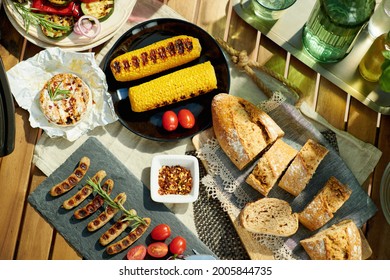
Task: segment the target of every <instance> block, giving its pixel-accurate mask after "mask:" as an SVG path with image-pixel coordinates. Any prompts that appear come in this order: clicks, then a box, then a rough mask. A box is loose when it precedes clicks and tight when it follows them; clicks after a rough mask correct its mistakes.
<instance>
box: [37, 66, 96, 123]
mask: <svg viewBox="0 0 390 280" xmlns="http://www.w3.org/2000/svg"><path fill="white" fill-rule="evenodd" d="M91 98H92V97H91V91H90V89H89V87H88V86H87V85H86V84H85V83H84V82H83V80H82V79H81V78H79V77H78V76H76V75H74V74H71V73H60V74H56V75H55V76H53V77H52V78H51V79H50V80H48V81H47V82H46V83H45V85H44V87H43V88H42V90H41V91H40V96H39V103H40V107H41V110H42V112H43V114H44V115H45V117H46V118H47V119H48V120H49V122H50V123H53V124H56V125H60V126H70V125H74V124H76V123H78V122H79V121H80V120H81V118H82V117H83V116H84V115H85V114H86V112H87V110H88V107H89V104H90V103H91Z"/></svg>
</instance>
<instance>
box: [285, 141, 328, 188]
mask: <svg viewBox="0 0 390 280" xmlns="http://www.w3.org/2000/svg"><path fill="white" fill-rule="evenodd" d="M328 152H329V151H328V149H326V148H325V147H324V146H322V145H320V144H318V143H317V142H315V141H313V140H312V139H309V140H308V141H306V143H305V145H303V147H302V148H301V149H300V151H299V152H298V154H297V156H296V157H295V158H294V160H293V161H292V163H291V164H290V166H289V167H288V168H287V170H286V173H285V174H284V175H283V177H282V178H281V179H280V181H279V187H281V188H282V189H284V190H286V191H287V192H289V193H290V194H292V195H294V196H297V195H299V194H300V193H301V192H302V191H303V189H304V188H305V187H306V185H307V184H308V182H309V181H310V179H311V178H312V177H313V175H314V173H315V171H316V169H317V168H318V166H319V165H320V163H321V161H322V160H323V159H324V157H325V156H326V155H327V154H328Z"/></svg>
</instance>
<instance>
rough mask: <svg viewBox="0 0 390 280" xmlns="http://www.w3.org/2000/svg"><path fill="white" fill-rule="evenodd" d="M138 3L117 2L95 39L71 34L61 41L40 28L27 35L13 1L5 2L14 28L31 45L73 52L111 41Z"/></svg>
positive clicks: (134, 1)
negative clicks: (51, 37) (53, 38)
mask: <svg viewBox="0 0 390 280" xmlns="http://www.w3.org/2000/svg"><path fill="white" fill-rule="evenodd" d="M136 2H137V1H136V0H116V1H115V7H114V13H113V14H112V15H111V16H110V17H109V18H108V19H107V20H105V21H103V22H102V23H101V27H102V28H101V32H100V33H99V35H98V36H96V37H95V38H94V39H89V38H86V37H84V36H80V35H77V34H75V33H71V34H70V35H69V36H67V37H66V38H64V39H62V40H60V41H56V40H52V39H50V38H48V37H46V36H45V35H43V33H42V32H41V30H40V28H39V27H38V26H30V27H29V32H28V33H26V29H25V27H24V21H23V19H22V17H21V16H20V15H19V13H18V12H17V11H16V9H15V8H14V6H13V4H12V0H5V1H4V8H5V11H6V14H7V16H8V18H9V20H10V22H11V24H12V25H13V26H14V28H15V29H16V30H17V31H18V32H19V33H20V34H21V35H22V36H24V37H26V39H27V40H28V41H30V42H31V43H33V44H35V45H37V46H40V47H42V48H48V47H55V46H57V47H62V48H64V49H66V50H71V51H83V50H87V49H90V48H93V47H96V46H98V45H100V44H103V43H104V42H106V41H107V40H109V39H111V38H112V37H113V36H114V35H115V34H116V33H117V32H118V31H119V30H120V29H121V27H122V26H123V25H124V24H125V23H126V21H127V19H128V18H129V16H130V14H131V12H132V10H133V8H134V6H135V4H136Z"/></svg>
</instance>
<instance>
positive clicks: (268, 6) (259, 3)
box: [252, 0, 296, 20]
mask: <svg viewBox="0 0 390 280" xmlns="http://www.w3.org/2000/svg"><path fill="white" fill-rule="evenodd" d="M295 2H296V0H252V10H253V12H254V13H255V15H257V16H258V17H261V18H262V19H265V20H277V19H279V18H281V17H282V15H283V14H284V13H285V11H286V10H287V9H288V8H290V7H291V6H292V5H293V4H294V3H295Z"/></svg>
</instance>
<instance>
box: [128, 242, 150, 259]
mask: <svg viewBox="0 0 390 280" xmlns="http://www.w3.org/2000/svg"><path fill="white" fill-rule="evenodd" d="M126 256H127V259H128V260H143V259H144V258H145V256H146V247H145V246H144V245H137V246H135V247H133V248H131V249H130V250H129V251H128V252H127V255H126Z"/></svg>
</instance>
